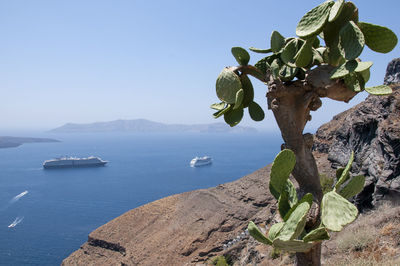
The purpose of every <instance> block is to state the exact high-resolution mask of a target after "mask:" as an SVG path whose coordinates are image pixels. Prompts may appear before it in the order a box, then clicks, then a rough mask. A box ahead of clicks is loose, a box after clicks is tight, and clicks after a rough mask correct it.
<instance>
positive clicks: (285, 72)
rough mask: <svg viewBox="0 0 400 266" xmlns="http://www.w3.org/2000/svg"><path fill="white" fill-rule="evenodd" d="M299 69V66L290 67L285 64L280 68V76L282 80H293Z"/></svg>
mask: <svg viewBox="0 0 400 266" xmlns="http://www.w3.org/2000/svg"><path fill="white" fill-rule="evenodd" d="M298 70H299V69H298V68H297V67H290V66H288V65H283V66H282V67H281V68H280V69H279V78H280V79H281V80H282V81H291V80H292V79H293V78H294V77H295V76H296V74H297V71H298Z"/></svg>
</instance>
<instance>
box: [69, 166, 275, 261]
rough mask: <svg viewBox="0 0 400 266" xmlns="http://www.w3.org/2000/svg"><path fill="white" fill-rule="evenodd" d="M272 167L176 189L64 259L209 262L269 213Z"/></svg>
mask: <svg viewBox="0 0 400 266" xmlns="http://www.w3.org/2000/svg"><path fill="white" fill-rule="evenodd" d="M269 171H270V167H265V168H263V169H260V170H258V171H256V172H255V173H253V174H251V175H248V176H245V177H243V178H241V179H240V180H238V181H235V182H232V183H227V184H224V185H219V186H217V187H215V188H210V189H203V190H196V191H192V192H186V193H182V194H178V195H173V196H170V197H167V198H163V199H160V200H157V201H155V202H152V203H149V204H146V205H144V206H141V207H139V208H136V209H134V210H131V211H129V212H127V213H125V214H123V215H122V216H120V217H118V218H116V219H114V220H112V221H111V222H109V223H107V224H105V225H103V226H102V227H100V228H98V229H96V230H95V231H93V232H92V233H90V234H89V238H88V242H87V243H85V244H83V246H82V247H81V248H80V249H79V250H77V251H75V252H74V253H73V254H71V255H70V256H69V257H68V258H66V259H65V260H64V261H63V265H184V264H186V263H189V264H196V263H200V262H206V261H207V260H208V259H209V258H211V257H213V256H215V255H217V254H221V252H223V247H224V244H227V243H228V242H229V240H233V239H236V238H237V236H240V235H242V236H244V234H242V233H243V232H244V230H245V229H246V227H247V224H248V221H249V220H254V221H256V222H262V221H266V220H268V219H271V218H270V217H271V216H272V214H273V213H274V212H275V206H274V205H275V201H274V200H273V197H272V196H271V195H270V194H268V193H266V191H268V186H267V178H266V177H267V176H269ZM243 238H248V237H247V236H244V237H243ZM243 243H244V242H243ZM235 246H236V247H235V248H238V247H241V243H237V244H236V245H235Z"/></svg>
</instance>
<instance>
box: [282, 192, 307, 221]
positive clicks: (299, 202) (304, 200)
mask: <svg viewBox="0 0 400 266" xmlns="http://www.w3.org/2000/svg"><path fill="white" fill-rule="evenodd" d="M313 199H314V197H313V195H312V194H311V193H307V194H305V195H304V196H303V198H301V200H299V201H298V202H297V203H296V204H295V205H293V206H292V208H290V210H289V211H288V212H287V213H286V215H285V216H284V217H282V219H283V220H284V221H287V219H289V217H290V215H291V214H292V212H293V211H294V210H295V209H296V208H297V206H299V205H300V204H301V203H303V202H307V203H308V204H310V206H311V205H312V203H313Z"/></svg>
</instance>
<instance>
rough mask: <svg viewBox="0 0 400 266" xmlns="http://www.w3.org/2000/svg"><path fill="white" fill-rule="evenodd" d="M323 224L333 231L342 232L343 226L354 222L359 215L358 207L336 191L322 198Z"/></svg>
mask: <svg viewBox="0 0 400 266" xmlns="http://www.w3.org/2000/svg"><path fill="white" fill-rule="evenodd" d="M321 205H322V211H321V219H322V223H323V224H324V225H325V227H326V228H328V229H329V230H331V231H337V232H338V231H341V230H342V229H343V226H345V225H347V224H349V223H351V222H353V221H354V220H355V219H356V218H357V215H358V210H357V208H356V206H354V205H353V204H352V203H350V202H349V201H348V200H347V199H345V198H343V197H342V196H340V195H339V194H337V193H336V192H335V191H331V192H328V193H326V194H325V195H324V197H323V198H322V204H321Z"/></svg>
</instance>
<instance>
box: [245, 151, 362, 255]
mask: <svg viewBox="0 0 400 266" xmlns="http://www.w3.org/2000/svg"><path fill="white" fill-rule="evenodd" d="M353 160H354V153H353V152H352V153H351V155H350V159H349V162H348V163H347V165H346V167H345V168H341V169H338V171H337V182H336V184H335V187H334V189H333V191H330V192H328V193H326V194H325V195H324V196H323V198H322V203H321V224H320V226H319V227H318V228H314V229H312V230H306V229H305V225H306V219H307V215H308V214H309V210H310V208H311V205H312V204H313V196H312V194H310V193H308V194H306V195H304V196H303V198H301V199H300V200H298V199H297V194H296V190H295V189H294V185H293V184H292V182H291V181H290V180H289V176H290V173H291V172H292V170H293V168H294V165H295V164H296V157H295V155H294V153H293V152H292V151H291V150H288V149H285V150H282V151H281V152H280V153H279V154H278V155H277V156H276V157H275V160H274V162H273V164H272V167H271V177H270V183H269V188H270V191H271V194H272V195H273V196H274V197H275V198H276V199H278V202H279V203H278V204H279V213H280V215H281V218H282V220H283V221H282V222H279V223H276V224H274V225H272V226H271V228H270V230H269V231H268V232H267V234H264V233H262V231H261V230H260V229H259V228H258V227H257V226H256V225H255V224H254V223H253V222H250V223H249V226H248V230H249V232H250V235H251V236H253V237H254V239H256V240H257V241H259V242H261V243H263V244H267V245H271V246H273V247H274V248H276V249H280V250H284V251H289V252H307V251H309V250H310V249H311V248H312V247H313V246H314V245H315V244H317V243H319V242H321V241H323V240H329V238H330V236H329V230H330V231H341V230H342V229H343V227H344V226H346V225H347V224H349V223H351V222H353V221H354V220H355V219H356V218H357V215H358V210H357V208H356V206H354V205H353V204H352V203H351V202H350V201H348V200H347V199H349V198H352V197H353V196H355V195H356V194H358V193H359V192H361V190H362V189H363V188H364V182H365V178H364V176H355V177H352V176H351V175H350V169H351V165H352V163H353ZM288 191H291V192H290V193H291V198H292V199H290V197H289V196H288V195H289V193H288ZM293 197H294V198H295V199H293ZM281 201H282V202H281ZM281 205H282V206H285V208H286V211H282V210H281Z"/></svg>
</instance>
